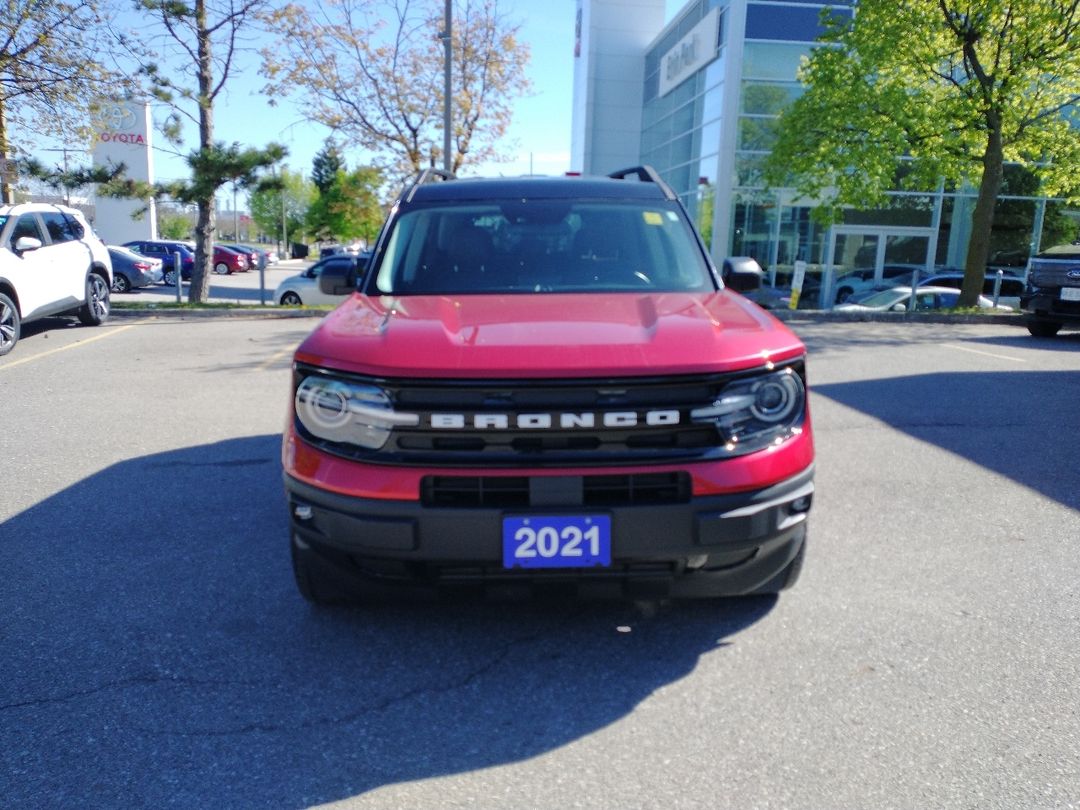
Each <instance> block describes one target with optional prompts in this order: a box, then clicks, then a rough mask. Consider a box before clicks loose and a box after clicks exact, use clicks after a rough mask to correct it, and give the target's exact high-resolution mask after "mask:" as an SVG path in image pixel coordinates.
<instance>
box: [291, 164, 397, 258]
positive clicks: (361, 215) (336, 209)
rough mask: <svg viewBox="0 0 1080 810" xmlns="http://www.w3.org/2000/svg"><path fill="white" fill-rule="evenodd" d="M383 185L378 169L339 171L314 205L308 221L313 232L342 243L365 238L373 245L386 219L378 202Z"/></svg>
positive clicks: (366, 168)
mask: <svg viewBox="0 0 1080 810" xmlns="http://www.w3.org/2000/svg"><path fill="white" fill-rule="evenodd" d="M382 184H383V176H382V172H380V171H379V170H378V169H375V168H371V167H365V168H360V169H355V170H354V171H351V172H346V171H344V170H339V171H338V173H337V175H336V176H335V177H334V182H333V183H332V184H331V185H330V186H329V188H327V189H326V191H324V192H322V193H320V194H319V196H318V198H317V199H316V200H315V202H314V203H313V204H312V206H311V209H310V211H309V215H308V222H309V224H312V225H313V228H312V230H313V232H314V233H315V234H316V235H317V236H318V237H319V238H326V237H330V238H333V239H337V240H340V241H342V242H353V241H355V240H357V239H362V240H363V241H364V242H365V243H367V244H369V245H370V244H371V243H372V242H374V241H375V237H376V235H378V233H379V228H380V227H381V226H382V221H383V219H384V217H385V212H384V211H383V207H382V204H381V203H380V202H379V188H380V187H381V186H382Z"/></svg>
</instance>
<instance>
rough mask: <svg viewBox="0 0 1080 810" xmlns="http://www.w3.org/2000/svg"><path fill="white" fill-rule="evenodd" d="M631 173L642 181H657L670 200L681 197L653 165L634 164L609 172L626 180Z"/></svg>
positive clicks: (610, 175) (616, 177)
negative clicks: (627, 167)
mask: <svg viewBox="0 0 1080 810" xmlns="http://www.w3.org/2000/svg"><path fill="white" fill-rule="evenodd" d="M630 175H634V176H635V177H636V178H637V179H638V180H640V181H641V182H642V183H656V185H658V186H659V187H660V191H662V192H663V194H664V196H665V197H666V198H667V199H669V200H677V199H679V195H678V194H676V193H675V191H674V189H672V188H671V186H669V185H668V184H667V183H665V182H664V180H663V178H662V177H660V175H659V173H658V172H657V171H656V169H654V168H653V167H652V166H648V165H643V166H633V167H631V168H629V169H619V170H618V171H616V172H612V173H611V174H609V175H608V177H613V178H615V179H616V180H625V179H626V178H627V177H629V176H630Z"/></svg>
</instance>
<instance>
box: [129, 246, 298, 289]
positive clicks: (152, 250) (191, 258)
mask: <svg viewBox="0 0 1080 810" xmlns="http://www.w3.org/2000/svg"><path fill="white" fill-rule="evenodd" d="M122 247H125V248H128V249H129V250H130V251H133V252H134V253H136V254H139V255H141V256H143V257H146V258H152V259H157V260H158V261H160V263H161V271H162V272H161V278H160V279H159V281H162V282H164V283H165V284H166V285H168V286H173V285H175V284H176V259H175V256H179V257H180V278H181V280H182V281H188V280H190V279H191V274H192V272H193V271H194V269H195V244H194V243H193V242H183V241H176V240H167V239H139V240H134V241H131V242H125V243H124V244H123V245H122ZM277 258H278V257H277V253H275V252H274V251H268V250H262V249H261V248H251V247H244V246H240V245H221V244H215V245H214V257H213V270H214V272H215V273H217V274H219V275H227V274H231V273H246V272H248V271H249V270H255V269H263V268H265V267H267V266H268V265H270V264H273V263H275V262H276V261H277ZM131 281H132V279H131V278H128V279H127V282H131ZM147 283H153V282H147ZM139 286H146V284H138V283H136V284H131V287H139ZM129 289H130V287H129ZM126 291H127V290H121V289H117V290H116V292H126Z"/></svg>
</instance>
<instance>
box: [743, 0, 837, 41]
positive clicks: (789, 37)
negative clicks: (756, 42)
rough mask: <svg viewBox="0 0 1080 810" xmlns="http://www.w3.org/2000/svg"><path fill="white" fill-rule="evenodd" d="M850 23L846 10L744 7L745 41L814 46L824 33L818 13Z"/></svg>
mask: <svg viewBox="0 0 1080 810" xmlns="http://www.w3.org/2000/svg"><path fill="white" fill-rule="evenodd" d="M823 10H827V11H826V13H828V14H830V15H832V16H834V17H845V18H847V19H851V11H850V10H849V9H837V8H832V7H830V6H805V7H801V6H795V5H771V4H765V3H749V4H748V5H747V7H746V38H747V39H775V40H782V41H787V42H815V41H816V40H817V39H818V38H819V37H820V36H821V35H822V34H824V33H825V30H826V29H825V27H824V26H823V25H822V24H821V12H822V11H823Z"/></svg>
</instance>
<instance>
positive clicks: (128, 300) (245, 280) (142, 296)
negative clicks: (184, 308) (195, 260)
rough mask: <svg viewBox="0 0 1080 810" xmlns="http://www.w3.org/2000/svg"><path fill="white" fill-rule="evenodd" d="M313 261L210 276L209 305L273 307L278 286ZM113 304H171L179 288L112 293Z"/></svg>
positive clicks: (160, 286)
mask: <svg viewBox="0 0 1080 810" xmlns="http://www.w3.org/2000/svg"><path fill="white" fill-rule="evenodd" d="M312 264H314V261H308V260H304V259H284V260H282V261H279V262H275V263H274V264H271V265H269V266H267V267H266V268H265V269H264V270H263V271H262V272H261V273H260V272H259V271H258V270H249V271H248V272H246V273H234V274H231V275H218V274H216V273H215V274H211V276H210V299H209V300H210V302H211V303H215V304H246V305H262V304H266V305H268V306H272V305H273V303H274V290H275V289H276V288H277V285H278V284H280V283H281V282H282V281H284V280H285V279H286V278H288V277H289V276H292V275H296V274H297V273H299V272H302V271H303V270H304V268H305V267H310V266H311V265H312ZM189 286H190V285H189V283H188V282H186V281H185V282H183V284H182V287H181V290H182V292H181V300H182V301H185V302H186V301H187V300H188V290H189ZM113 302H114V303H117V304H120V305H121V306H124V305H135V306H137V305H143V304H169V303H175V302H176V287H175V286H166V285H164V284H154V285H151V286H149V287H139V288H138V289H135V290H132V291H131V292H128V293H116V292H114V293H113Z"/></svg>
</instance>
